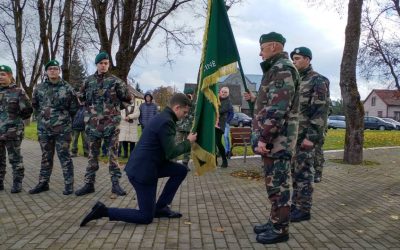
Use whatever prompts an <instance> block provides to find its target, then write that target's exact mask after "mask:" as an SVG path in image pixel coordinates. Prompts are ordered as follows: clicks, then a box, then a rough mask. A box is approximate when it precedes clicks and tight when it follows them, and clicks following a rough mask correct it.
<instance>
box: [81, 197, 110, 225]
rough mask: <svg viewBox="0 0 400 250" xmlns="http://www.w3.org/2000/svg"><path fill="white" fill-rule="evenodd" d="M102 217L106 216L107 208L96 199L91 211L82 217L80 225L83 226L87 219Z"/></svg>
mask: <svg viewBox="0 0 400 250" xmlns="http://www.w3.org/2000/svg"><path fill="white" fill-rule="evenodd" d="M103 217H108V208H107V207H106V206H105V205H104V204H103V203H101V202H100V201H98V202H97V203H96V204H95V205H94V206H93V208H92V211H90V213H89V214H88V215H86V216H85V218H83V220H82V222H81V224H80V226H81V227H83V226H85V225H86V224H87V223H88V222H89V221H92V220H97V219H100V218H103Z"/></svg>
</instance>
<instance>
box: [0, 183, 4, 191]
mask: <svg viewBox="0 0 400 250" xmlns="http://www.w3.org/2000/svg"><path fill="white" fill-rule="evenodd" d="M1 190H4V181H2V180H1V181H0V191H1Z"/></svg>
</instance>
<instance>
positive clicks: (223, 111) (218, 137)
mask: <svg viewBox="0 0 400 250" xmlns="http://www.w3.org/2000/svg"><path fill="white" fill-rule="evenodd" d="M219 100H220V102H221V106H220V107H219V120H218V123H217V125H216V127H215V143H216V144H217V148H218V152H219V154H220V156H221V158H222V164H221V168H226V167H228V159H227V157H226V154H225V148H224V145H223V144H222V136H223V135H224V132H225V126H226V121H227V119H228V114H229V111H231V110H233V107H232V102H231V99H230V98H229V88H228V87H222V88H221V89H220V91H219Z"/></svg>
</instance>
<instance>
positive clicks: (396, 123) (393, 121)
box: [382, 118, 400, 130]
mask: <svg viewBox="0 0 400 250" xmlns="http://www.w3.org/2000/svg"><path fill="white" fill-rule="evenodd" d="M382 120H384V121H387V122H390V123H392V124H393V125H394V126H396V129H397V130H400V122H398V121H396V120H393V119H392V118H382Z"/></svg>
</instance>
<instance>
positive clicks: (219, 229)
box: [215, 227, 225, 233]
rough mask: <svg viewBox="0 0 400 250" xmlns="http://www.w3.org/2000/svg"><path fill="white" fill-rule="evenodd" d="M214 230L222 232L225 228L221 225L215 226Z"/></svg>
mask: <svg viewBox="0 0 400 250" xmlns="http://www.w3.org/2000/svg"><path fill="white" fill-rule="evenodd" d="M215 231H216V232H221V233H222V232H225V229H224V228H223V227H217V228H215Z"/></svg>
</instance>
